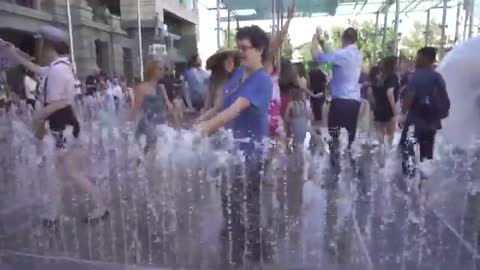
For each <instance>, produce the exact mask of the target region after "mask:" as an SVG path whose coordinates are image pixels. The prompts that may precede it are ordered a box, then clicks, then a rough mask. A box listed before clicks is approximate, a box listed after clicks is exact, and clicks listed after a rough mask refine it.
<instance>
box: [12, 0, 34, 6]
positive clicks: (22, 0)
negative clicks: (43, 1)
mask: <svg viewBox="0 0 480 270" xmlns="http://www.w3.org/2000/svg"><path fill="white" fill-rule="evenodd" d="M34 2H35V0H15V3H17V5H19V6H24V7H28V8H35V6H34Z"/></svg>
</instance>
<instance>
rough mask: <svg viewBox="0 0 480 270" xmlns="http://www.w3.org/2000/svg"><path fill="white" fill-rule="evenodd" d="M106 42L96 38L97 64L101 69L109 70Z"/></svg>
mask: <svg viewBox="0 0 480 270" xmlns="http://www.w3.org/2000/svg"><path fill="white" fill-rule="evenodd" d="M107 46H108V45H107V43H106V42H102V41H100V40H98V39H97V40H95V54H96V57H97V59H96V60H97V66H98V68H100V70H102V71H104V72H108V71H109V70H108V47H107Z"/></svg>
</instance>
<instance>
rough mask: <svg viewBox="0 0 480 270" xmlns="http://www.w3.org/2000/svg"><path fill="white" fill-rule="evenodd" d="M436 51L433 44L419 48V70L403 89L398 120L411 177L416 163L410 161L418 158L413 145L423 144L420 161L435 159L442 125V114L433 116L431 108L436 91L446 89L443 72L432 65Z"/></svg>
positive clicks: (444, 90) (417, 61)
mask: <svg viewBox="0 0 480 270" xmlns="http://www.w3.org/2000/svg"><path fill="white" fill-rule="evenodd" d="M436 53H437V52H436V49H435V48H433V47H424V48H422V49H420V50H419V51H418V53H417V59H416V70H415V72H414V73H413V74H411V77H410V78H409V81H408V83H407V86H406V88H405V92H404V99H403V104H402V117H401V119H400V122H399V123H400V126H401V127H402V128H403V132H402V138H401V140H400V147H401V148H402V152H403V164H402V165H403V169H404V172H405V173H406V174H407V175H409V176H413V175H414V174H415V168H414V166H410V165H409V164H408V162H409V161H412V160H413V158H414V157H415V153H414V144H415V143H418V145H419V146H420V162H422V161H424V160H425V159H433V149H434V142H435V135H436V132H437V130H439V129H441V127H442V126H441V116H440V115H432V113H430V111H429V110H428V108H429V107H431V106H433V105H432V103H433V100H432V95H433V93H434V91H440V92H442V93H445V94H446V91H447V90H446V86H445V81H444V80H443V77H442V75H440V73H438V72H436V71H435V69H434V66H433V64H434V62H435V59H436ZM447 97H448V95H447ZM411 127H414V133H413V139H414V140H411V139H410V138H408V137H409V129H410V128H411ZM411 137H412V136H411Z"/></svg>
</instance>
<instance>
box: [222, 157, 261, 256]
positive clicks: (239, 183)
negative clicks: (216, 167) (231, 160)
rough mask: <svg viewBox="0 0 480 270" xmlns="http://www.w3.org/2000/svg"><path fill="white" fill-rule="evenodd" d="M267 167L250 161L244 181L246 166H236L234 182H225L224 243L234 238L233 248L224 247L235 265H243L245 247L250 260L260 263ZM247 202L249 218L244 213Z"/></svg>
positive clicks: (223, 197) (223, 203) (223, 209)
mask: <svg viewBox="0 0 480 270" xmlns="http://www.w3.org/2000/svg"><path fill="white" fill-rule="evenodd" d="M263 167H264V166H263V162H260V161H254V162H248V163H247V166H246V168H245V179H244V177H243V166H241V165H240V166H239V165H236V166H234V170H233V174H234V177H232V180H231V182H230V183H229V182H228V179H224V181H222V191H221V192H222V211H223V216H224V219H225V224H226V225H225V226H226V229H225V230H224V231H223V235H222V237H223V240H224V241H228V240H229V239H230V236H231V239H230V240H231V241H232V245H231V249H230V245H224V247H225V248H226V249H227V250H228V251H229V252H227V254H231V256H232V258H231V259H232V262H233V263H234V264H242V263H243V254H244V249H245V248H246V251H247V252H246V256H247V259H249V260H250V261H252V262H260V257H261V253H262V251H261V250H262V244H261V243H262V239H261V234H260V227H261V225H260V222H261V218H260V215H261V213H260V212H261V211H260V210H261V209H260V199H261V181H262V177H261V175H262V171H263ZM244 203H245V206H246V207H245V209H246V213H245V214H246V219H245V218H244V216H243V212H244V211H242V210H243V206H244ZM245 220H246V222H247V224H246V225H245V224H244V223H245V222H244V221H245ZM245 241H246V243H245ZM245 244H246V245H245ZM227 259H228V258H227Z"/></svg>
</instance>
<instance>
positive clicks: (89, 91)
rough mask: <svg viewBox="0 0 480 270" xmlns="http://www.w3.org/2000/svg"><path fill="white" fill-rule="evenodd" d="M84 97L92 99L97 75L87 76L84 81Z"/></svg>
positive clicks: (95, 90)
mask: <svg viewBox="0 0 480 270" xmlns="http://www.w3.org/2000/svg"><path fill="white" fill-rule="evenodd" d="M85 88H86V89H85V90H86V91H85V95H86V96H91V97H93V96H94V95H95V93H96V92H97V75H95V74H92V75H89V76H87V79H86V80H85Z"/></svg>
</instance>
